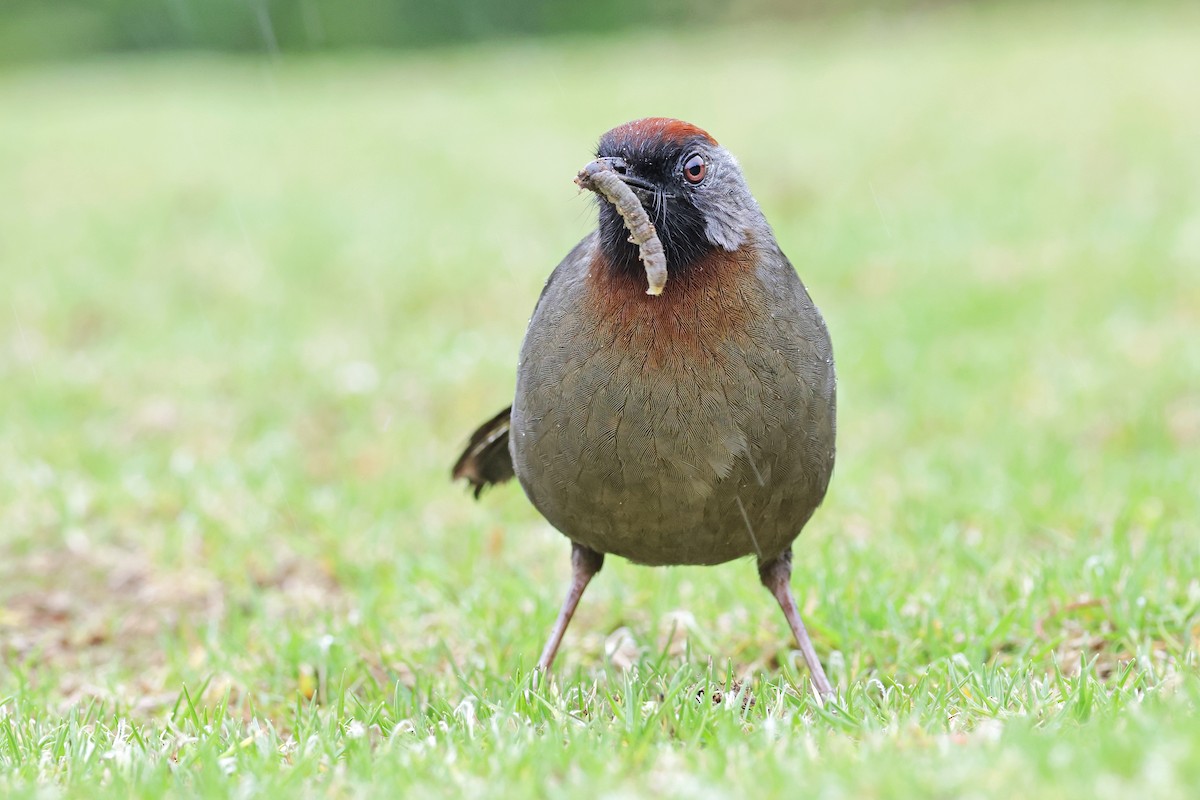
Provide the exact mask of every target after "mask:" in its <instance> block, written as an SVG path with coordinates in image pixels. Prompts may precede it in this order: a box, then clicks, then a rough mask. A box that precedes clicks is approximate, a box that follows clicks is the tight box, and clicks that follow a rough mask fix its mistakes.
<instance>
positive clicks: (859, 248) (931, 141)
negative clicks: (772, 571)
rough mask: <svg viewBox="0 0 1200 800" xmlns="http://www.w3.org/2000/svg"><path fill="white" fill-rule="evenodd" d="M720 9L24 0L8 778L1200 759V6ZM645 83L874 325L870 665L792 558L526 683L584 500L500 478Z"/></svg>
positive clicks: (632, 603) (1156, 775)
mask: <svg viewBox="0 0 1200 800" xmlns="http://www.w3.org/2000/svg"><path fill="white" fill-rule="evenodd" d="M435 8H436V9H437V10H438V11H437V13H433V11H432V10H433V9H435ZM687 8H688V9H693V8H697V7H694V6H692V5H690V4H689V5H688V6H687ZM699 8H700V10H698V11H692V10H688V11H682V10H681V9H683V5H682V4H675V5H672V4H664V5H654V6H651V7H649V10H645V11H643V10H642V6H640V5H639V6H635V5H634V4H632V3H628V4H622V3H618V4H600V5H586V6H585V5H582V4H581V5H579V6H578V7H575V6H566V5H563V6H551V5H549V4H532V5H528V4H521V5H520V6H518V5H516V4H486V5H483V4H481V5H478V6H476V5H468V4H465V3H459V4H438V5H435V4H430V5H429V7H428V8H426V7H425V6H417V5H416V4H410V3H400V4H395V5H387V6H385V5H383V4H369V3H359V2H354V3H345V4H341V3H338V4H334V3H326V2H315V0H314V2H312V3H309V4H305V3H303V2H297V3H261V4H255V3H252V2H251V3H241V4H234V3H228V2H223V1H222V2H208V3H202V2H199V0H195V2H183V0H163V2H161V3H149V2H129V3H89V4H82V3H80V4H69V3H53V2H42V3H25V2H12V0H6V2H4V3H3V5H0V37H2V40H3V44H2V45H0V53H2V55H0V58H2V59H3V60H4V64H3V67H0V658H2V661H0V794H3V795H6V796H8V795H10V794H14V795H15V794H18V791H17V790H20V789H22V788H25V789H28V788H29V787H32V786H36V785H37V784H39V783H48V782H50V783H53V782H58V783H62V784H64V785H68V786H70V785H72V784H73V783H74V784H75V785H76V786H78V787H83V788H81V789H80V793H86V790H87V788H88V787H87V786H86V784H88V783H89V782H91V783H96V782H98V781H100V780H101V779H103V780H105V781H108V782H109V783H108V784H106V785H107V786H108V787H109V790H110V792H111V794H113V795H115V796H131V795H145V796H161V795H162V790H163V789H164V787H169V786H172V785H175V784H174V782H176V781H178V782H179V784H180V785H182V786H184V787H185V788H187V787H189V786H190V787H191V788H193V789H195V788H197V787H200V788H204V787H208V788H209V789H210V790H211V793H212V794H215V795H218V796H219V795H222V794H223V793H228V790H229V787H230V786H231V785H232V784H233V783H235V782H238V781H243V780H246V779H247V777H248V776H253V778H254V779H255V780H257V781H258V783H257V784H255V785H256V786H258V787H259V788H263V789H264V790H266V789H274V790H275V791H276V793H277V794H280V795H284V794H286V793H288V792H289V791H291V790H296V789H297V784H298V783H300V784H301V785H305V786H307V785H308V784H305V783H303V782H305V781H311V785H312V786H317V787H327V786H330V785H333V786H340V787H341V788H342V792H341V795H342V796H355V791H354V787H356V786H359V787H360V788H361V786H366V785H368V784H370V783H371V782H372V781H376V780H380V779H384V780H388V781H392V782H394V783H395V784H396V785H397V786H401V787H412V786H414V785H416V786H418V787H421V788H424V789H425V790H426V791H427V793H433V792H446V791H457V792H458V793H459V794H466V795H470V794H472V793H474V794H479V793H480V791H479V788H480V786H481V785H482V786H484V787H485V788H487V789H495V790H496V791H497V793H499V790H500V788H501V787H502V786H512V787H516V789H515V790H514V791H512V792H511V794H512V795H513V796H519V797H527V796H530V795H531V794H534V793H533V792H531V791H528V789H529V787H530V786H539V787H541V786H552V787H558V790H557V794H558V795H559V796H564V797H567V796H579V794H580V792H583V793H595V791H596V782H595V780H594V776H595V775H597V774H599V773H601V772H603V773H606V774H609V775H614V776H616V777H614V778H613V779H612V780H613V784H612V788H613V791H614V792H615V793H618V794H619V793H621V792H622V791H623V792H624V793H625V794H627V795H631V796H637V795H638V794H639V793H640V792H643V791H644V790H645V787H646V786H647V785H649V786H652V787H657V790H656V791H655V796H659V797H662V796H671V795H672V794H675V795H677V796H696V795H697V794H702V793H704V791H706V790H711V791H712V792H714V793H720V792H725V793H726V794H727V795H728V796H745V794H746V793H747V791H748V790H751V789H752V790H754V791H762V792H764V793H766V794H768V795H769V794H771V793H772V792H774V793H777V794H783V793H786V792H793V791H794V787H796V786H805V787H810V788H811V789H812V793H813V794H814V795H821V796H828V797H839V796H852V797H914V796H916V797H921V796H930V797H937V796H952V797H960V796H971V795H983V796H989V795H996V796H1010V795H1011V794H1017V793H1019V794H1021V795H1023V796H1026V797H1031V798H1032V797H1043V796H1044V797H1062V796H1097V797H1113V798H1117V797H1126V796H1129V795H1130V794H1131V793H1134V792H1136V791H1146V789H1145V787H1146V786H1153V787H1154V789H1153V791H1154V794H1155V796H1156V797H1175V796H1178V797H1191V796H1192V794H1193V793H1194V786H1195V785H1197V784H1198V783H1200V772H1198V770H1200V762H1197V760H1196V759H1195V758H1194V756H1193V755H1192V754H1194V753H1195V752H1196V751H1197V749H1200V723H1198V721H1197V718H1196V715H1195V713H1194V710H1195V707H1196V704H1197V702H1198V700H1200V680H1198V679H1197V671H1198V668H1197V664H1198V662H1200V658H1198V655H1197V653H1198V652H1200V650H1198V647H1200V582H1198V580H1197V577H1196V576H1197V575H1200V535H1198V534H1197V523H1196V520H1197V519H1200V497H1198V495H1197V492H1196V485H1195V484H1196V474H1197V471H1198V466H1197V460H1198V458H1197V453H1198V452H1200V377H1198V376H1200V345H1198V344H1197V342H1200V144H1198V139H1197V132H1198V131H1200V103H1198V102H1197V97H1198V95H1197V79H1196V76H1197V75H1200V6H1198V5H1197V4H1196V3H1190V2H1189V3H1183V2H1176V3H1171V2H1161V3H1158V2H1156V3H1149V4H1136V5H1134V4H1119V3H1054V4H1040V3H1039V4H1033V3H1030V4H992V3H986V4H937V5H926V4H905V3H896V4H884V3H881V4H866V5H855V6H854V7H853V8H849V9H845V8H841V7H836V8H835V7H834V6H833V5H832V4H827V5H824V6H820V5H812V6H805V5H802V6H800V7H798V9H797V8H791V7H787V8H785V7H784V6H783V5H782V4H779V5H778V6H776V5H771V4H763V5H762V6H755V5H747V4H729V5H722V4H715V3H714V4H713V5H711V6H703V7H699ZM305 20H308V21H305ZM417 32H420V33H419V35H418V33H417ZM318 33H319V34H320V35H317V34H318ZM543 33H546V34H553V35H538V34H543ZM481 40H486V41H481ZM439 42H440V43H442V44H443V45H444V46H431V45H437V44H438V43H439ZM392 45H395V46H396V47H395V48H393V47H392ZM646 115H669V116H678V117H681V118H684V119H688V120H690V121H692V122H695V123H697V124H699V125H701V126H703V127H704V128H706V129H708V130H709V131H711V132H712V133H713V134H714V135H715V136H716V138H717V139H719V140H720V141H721V142H722V143H723V144H725V145H726V146H728V147H729V149H730V150H731V151H732V152H733V153H734V154H735V155H736V156H737V157H738V158H739V160H740V161H741V163H742V166H743V168H744V171H745V173H746V176H747V180H748V182H749V185H750V187H751V188H752V190H753V191H754V193H755V195H756V197H757V198H758V200H759V201H760V203H761V204H762V206H763V209H764V211H765V213H766V215H767V217H768V219H769V220H770V221H771V222H772V224H773V225H774V227H775V230H776V233H777V236H778V238H779V241H780V243H781V245H782V247H783V249H784V250H785V252H787V253H788V255H789V256H790V257H791V259H792V260H793V262H794V263H795V264H796V266H797V269H798V271H799V273H800V274H801V276H802V277H803V278H804V280H805V282H806V283H807V285H808V286H809V288H810V290H811V292H812V294H813V296H814V298H815V300H816V301H817V303H818V304H819V305H820V307H821V308H822V310H823V312H824V314H825V316H826V318H827V320H828V322H829V326H830V329H831V332H832V335H833V339H834V345H835V352H836V356H837V361H838V368H839V376H840V397H839V400H840V404H841V405H840V420H839V421H840V432H839V436H840V439H839V462H838V466H837V470H836V472H835V475H834V479H833V484H832V486H831V490H830V494H829V497H828V500H827V502H826V503H825V505H824V506H823V507H822V508H821V509H820V510H819V511H818V513H817V515H816V516H815V517H814V519H813V521H812V523H811V524H810V525H809V526H808V528H807V529H806V530H805V532H804V534H803V536H802V537H801V539H800V540H799V542H798V549H797V555H796V574H795V579H794V583H795V586H796V590H797V593H798V595H799V597H800V602H801V605H802V606H803V607H804V609H805V613H806V618H807V621H808V623H809V627H810V629H811V631H812V633H813V636H814V639H815V642H816V645H817V649H818V651H819V652H820V653H821V654H822V655H823V656H825V657H826V658H827V659H828V661H827V664H828V668H829V671H830V673H831V677H832V678H833V679H834V680H835V681H836V682H837V683H838V684H839V685H840V687H841V688H842V689H843V691H844V693H845V698H846V700H845V703H844V704H843V705H842V706H839V707H837V708H835V709H833V710H830V709H821V708H818V707H816V705H815V704H814V703H812V702H811V700H810V698H809V696H808V695H807V693H805V692H804V691H803V684H802V683H801V684H799V686H800V687H801V688H800V691H797V689H796V686H797V679H798V678H799V677H800V676H802V674H803V672H802V668H798V667H797V665H796V661H795V656H794V654H793V653H792V652H791V646H790V642H789V640H788V637H787V632H786V627H785V625H784V623H783V620H782V617H781V615H779V613H778V609H777V608H775V607H774V604H773V602H772V601H771V598H770V597H769V596H768V595H767V594H766V593H765V592H764V591H763V590H762V588H761V587H760V586H759V585H758V582H757V579H756V576H755V575H754V570H753V566H752V565H751V564H749V563H746V562H737V563H731V564H727V565H723V566H720V567H715V568H706V569H701V568H686V569H660V570H651V569H646V568H641V567H637V566H634V565H630V564H628V563H624V562H622V561H621V560H619V559H610V560H609V563H607V564H606V565H605V568H604V572H603V573H602V574H601V576H600V577H599V578H598V579H597V580H596V581H595V582H594V584H593V586H592V587H591V588H590V589H589V591H588V594H587V596H586V597H585V598H584V602H583V604H582V605H581V607H580V611H579V614H578V616H577V618H576V620H575V623H574V624H573V626H572V628H571V631H570V632H569V634H568V637H567V640H566V643H565V645H564V648H563V650H562V652H561V653H560V656H559V662H558V664H557V668H558V676H559V683H558V684H557V688H555V689H553V690H550V689H546V690H544V691H541V692H538V693H531V692H529V691H527V686H526V684H524V683H523V682H522V681H523V676H524V671H525V670H526V669H527V668H528V667H529V665H530V664H531V663H532V661H533V659H534V658H535V657H536V655H537V652H538V651H539V649H540V647H541V645H542V639H543V636H544V634H545V633H546V629H547V626H548V625H549V623H550V621H551V620H552V619H553V617H554V614H555V612H556V610H557V607H558V604H559V602H560V601H561V597H562V592H563V590H564V585H565V581H566V575H567V569H568V557H567V553H568V546H567V543H566V542H565V541H564V540H563V538H562V537H561V536H560V535H559V534H558V533H556V532H555V531H553V530H552V529H550V528H549V526H548V525H546V524H545V522H544V521H543V520H541V518H540V517H538V515H537V514H536V512H535V511H534V510H533V509H532V508H531V507H530V506H529V504H528V502H527V501H526V500H525V498H524V497H523V496H522V494H521V492H520V490H519V488H517V487H516V486H508V487H504V488H501V489H497V490H494V491H492V492H489V493H488V494H487V495H485V496H484V499H483V500H482V501H481V502H479V503H475V502H473V501H472V500H471V499H470V498H469V496H468V494H467V492H466V491H465V490H464V489H463V488H462V487H457V486H452V485H450V484H449V481H448V472H449V468H450V465H451V464H452V463H453V461H454V458H455V456H456V455H457V452H458V449H459V448H460V447H461V446H462V444H463V443H464V442H465V440H466V437H467V435H468V433H469V432H470V430H471V429H472V428H473V426H474V425H476V424H477V423H479V422H481V421H482V420H484V419H486V418H487V417H489V416H490V415H491V414H493V413H494V412H495V411H496V410H498V409H499V408H501V407H503V406H504V405H505V404H506V403H507V402H509V399H510V397H511V393H512V390H513V381H514V365H515V361H516V356H517V352H518V348H519V346H520V341H521V337H522V334H523V330H524V326H525V323H526V321H527V320H528V317H529V313H530V311H531V309H532V307H533V303H534V301H535V299H536V297H537V295H538V291H539V290H540V288H541V286H542V283H543V281H544V280H545V278H546V276H547V275H548V274H549V272H550V270H551V269H552V268H553V266H554V265H555V264H556V263H557V261H558V260H559V259H560V258H561V257H562V256H563V255H564V254H565V253H566V252H567V251H568V250H569V249H570V248H571V246H572V245H574V244H575V243H576V242H577V241H578V240H579V239H580V238H581V237H582V236H583V235H585V234H586V233H587V232H588V231H589V230H590V229H591V228H592V227H593V225H594V221H595V210H594V205H593V202H592V199H591V198H589V197H587V196H582V195H580V194H579V193H578V192H577V191H576V189H575V187H574V185H573V184H572V182H571V179H572V177H573V176H574V174H575V171H576V170H577V169H579V167H580V166H581V165H582V164H583V163H585V162H586V161H587V160H588V159H589V158H590V154H591V149H592V147H593V145H594V143H595V141H596V140H597V138H598V137H599V136H600V134H601V133H603V132H604V131H605V130H607V129H608V128H610V127H612V126H614V125H616V124H619V123H621V122H625V121H627V120H630V119H633V118H637V117H640V116H646ZM710 664H711V667H710V666H709V665H710ZM631 667H633V669H632V670H631ZM730 676H732V677H733V678H736V679H738V680H741V681H744V683H742V684H739V685H741V686H742V687H743V688H746V689H747V690H748V691H751V692H752V693H753V694H754V696H755V697H756V698H757V702H756V703H755V704H754V705H753V706H752V707H747V708H743V707H742V706H741V704H740V703H738V702H732V703H730V702H727V703H726V704H725V705H718V706H714V707H711V708H710V707H709V705H708V704H703V707H702V708H701V707H698V705H697V703H696V702H695V698H696V696H697V693H698V692H701V691H703V692H710V690H712V689H713V687H717V686H719V687H721V690H722V691H724V692H726V697H729V696H730V695H729V692H731V691H734V688H733V683H732V682H730V681H727V680H726V678H727V677H730ZM697 687H700V688H699V689H698V688H697ZM185 688H186V691H185ZM706 696H707V695H706ZM664 698H665V699H664ZM131 731H133V732H134V733H132V734H131ZM382 755H386V757H381V756H382ZM122 759H124V760H122ZM664 776H666V777H664ZM689 779H690V780H692V781H693V782H692V783H690V784H689V783H688V782H687V780H689ZM481 781H487V783H481ZM655 781H658V782H659V783H655ZM189 782H190V783H189ZM697 782H699V783H697ZM522 787H524V789H525V790H524V791H522ZM689 787H690V791H689ZM246 791H247V793H249V789H247V790H246ZM335 794H336V793H335ZM359 794H362V792H359ZM547 794H551V795H553V794H555V792H554V791H549V792H547ZM88 796H94V795H93V794H90V793H88ZM288 796H291V795H290V794H288Z"/></svg>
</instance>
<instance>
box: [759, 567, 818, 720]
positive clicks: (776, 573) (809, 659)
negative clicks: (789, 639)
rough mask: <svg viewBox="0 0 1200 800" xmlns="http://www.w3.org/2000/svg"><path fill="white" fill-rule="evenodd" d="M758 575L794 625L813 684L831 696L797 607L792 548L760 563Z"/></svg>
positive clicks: (784, 614) (789, 623)
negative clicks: (793, 588) (793, 593)
mask: <svg viewBox="0 0 1200 800" xmlns="http://www.w3.org/2000/svg"><path fill="white" fill-rule="evenodd" d="M758 577H759V578H760V579H761V580H762V582H763V586H765V587H767V590H768V591H769V592H770V593H771V594H773V595H775V599H776V600H777V601H778V602H779V607H780V608H782V609H783V616H785V617H787V621H788V625H790V626H792V633H794V634H795V635H796V643H797V644H798V645H800V652H801V653H802V654H803V655H804V662H805V663H806V664H808V671H809V672H810V673H811V674H812V680H813V683H814V684H816V686H817V694H819V695H821V697H822V698H826V697H831V696H832V695H833V687H832V686H830V685H829V678H827V677H825V670H824V669H823V668H822V667H821V662H820V660H819V659H818V658H817V651H816V650H815V649H813V644H812V640H811V639H809V638H808V631H807V630H806V629H805V627H804V620H802V619H800V609H799V608H797V607H796V598H795V597H794V596H793V595H792V550H791V548H790V547H789V548H788V549H787V550H784V551H783V554H782V555H780V556H779V557H778V558H776V559H775V560H773V561H768V562H767V563H766V564H760V565H759V567H758Z"/></svg>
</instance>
